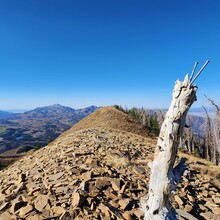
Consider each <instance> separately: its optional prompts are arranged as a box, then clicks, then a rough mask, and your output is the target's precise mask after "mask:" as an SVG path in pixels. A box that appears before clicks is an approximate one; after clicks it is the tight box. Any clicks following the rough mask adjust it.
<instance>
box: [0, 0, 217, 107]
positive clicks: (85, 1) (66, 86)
mask: <svg viewBox="0 0 220 220" xmlns="http://www.w3.org/2000/svg"><path fill="white" fill-rule="evenodd" d="M219 11H220V1H219V0H212V1H208V0H206V1H204V0H193V1H192V0H166V1H165V0H59V1H58V0H37V1H29V0H19V1H18V0H1V1H0V76H1V83H0V109H2V110H4V109H13V108H24V109H31V108H35V107H38V106H45V105H51V104H54V103H60V104H62V105H67V106H71V107H74V108H81V107H86V106H89V105H92V104H94V105H98V106H104V105H113V104H121V105H122V106H127V107H132V106H139V107H141V106H144V107H147V108H158V107H168V106H169V104H170V102H171V92H172V90H173V86H174V82H175V80H176V79H177V78H180V79H181V80H182V79H183V78H184V75H185V74H186V73H191V71H192V68H193V65H194V62H195V61H199V62H200V65H199V67H201V66H202V65H203V64H204V62H205V61H206V60H207V59H210V60H211V63H210V64H209V65H208V66H207V68H206V69H205V70H204V72H203V73H202V75H201V76H200V77H199V78H198V80H197V81H196V84H197V85H198V87H199V90H198V93H197V96H198V101H197V102H196V103H195V104H194V106H195V107H196V106H201V105H202V104H203V105H208V102H207V101H206V100H205V98H204V97H203V93H205V94H206V95H208V96H209V97H211V98H213V99H214V100H215V101H216V103H218V104H219V102H220V97H219V92H220V86H219V85H220V74H219V69H220V13H219ZM198 69H199V68H198Z"/></svg>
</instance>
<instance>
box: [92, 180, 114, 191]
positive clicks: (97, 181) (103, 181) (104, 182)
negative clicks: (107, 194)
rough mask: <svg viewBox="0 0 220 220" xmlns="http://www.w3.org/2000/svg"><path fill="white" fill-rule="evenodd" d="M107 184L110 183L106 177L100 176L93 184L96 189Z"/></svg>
mask: <svg viewBox="0 0 220 220" xmlns="http://www.w3.org/2000/svg"><path fill="white" fill-rule="evenodd" d="M109 185H111V183H110V181H109V180H106V179H102V178H100V179H96V181H95V186H96V188H98V189H103V188H107V187H108V186H109Z"/></svg>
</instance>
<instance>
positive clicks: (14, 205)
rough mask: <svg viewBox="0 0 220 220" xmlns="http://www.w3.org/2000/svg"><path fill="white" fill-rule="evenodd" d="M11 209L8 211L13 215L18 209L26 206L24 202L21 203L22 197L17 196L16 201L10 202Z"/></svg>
mask: <svg viewBox="0 0 220 220" xmlns="http://www.w3.org/2000/svg"><path fill="white" fill-rule="evenodd" d="M11 204H12V205H11V208H10V211H11V212H12V213H15V212H17V211H18V210H19V209H20V208H22V207H23V206H25V205H26V204H27V202H26V201H23V200H22V197H21V196H19V197H17V198H16V199H14V200H13V201H12V202H11Z"/></svg>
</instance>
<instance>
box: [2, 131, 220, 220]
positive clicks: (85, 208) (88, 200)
mask: <svg viewBox="0 0 220 220" xmlns="http://www.w3.org/2000/svg"><path fill="white" fill-rule="evenodd" d="M154 145H155V140H152V139H150V138H144V137H142V136H139V135H135V134H132V133H128V132H122V131H118V130H106V129H103V128H97V129H87V130H81V131H77V132H74V133H69V134H68V135H65V137H61V138H58V139H57V140H56V141H55V142H53V143H51V144H50V145H49V146H47V147H45V148H43V149H40V150H38V151H36V152H35V153H34V154H32V155H29V156H27V157H25V158H22V159H21V160H19V161H17V162H16V163H15V164H13V165H12V166H10V167H8V168H7V169H5V170H3V171H1V172H0V219H1V220H3V219H4V220H9V219H10V220H12V219H27V220H35V219H45V220H46V219H63V220H64V219H65V220H66V219H103V220H104V219H127V220H128V219H142V213H141V211H140V203H139V201H140V198H142V197H144V196H145V195H146V194H147V191H148V181H149V172H150V170H149V168H148V166H147V163H148V162H149V161H150V160H152V159H153V151H154ZM190 166H191V165H190ZM172 200H173V202H172V204H173V206H174V207H175V208H176V209H177V212H178V214H179V216H180V219H220V218H219V216H220V208H219V206H220V189H219V185H218V183H217V182H215V179H212V178H211V177H210V176H208V175H204V174H202V175H201V174H200V172H197V171H196V170H194V169H189V172H188V173H187V174H186V176H185V177H183V178H182V180H181V182H180V183H179V185H178V189H177V192H176V194H175V195H174V196H173V199H172Z"/></svg>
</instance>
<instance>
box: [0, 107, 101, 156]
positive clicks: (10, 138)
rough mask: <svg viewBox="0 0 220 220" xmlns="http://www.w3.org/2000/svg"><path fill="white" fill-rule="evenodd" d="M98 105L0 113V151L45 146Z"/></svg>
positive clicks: (41, 108) (40, 108)
mask: <svg viewBox="0 0 220 220" xmlns="http://www.w3.org/2000/svg"><path fill="white" fill-rule="evenodd" d="M96 109H98V107H96V106H90V107H87V108H84V109H78V110H75V109H73V108H70V107H66V106H62V105H59V104H55V105H51V106H45V107H39V108H36V109H34V110H31V111H27V112H24V113H14V114H12V113H11V114H4V115H3V114H2V115H0V153H2V152H5V151H7V150H11V149H15V148H20V151H21V150H22V151H23V150H28V149H31V148H36V147H40V146H45V145H47V144H48V142H50V141H52V140H54V139H55V138H56V137H58V136H59V135H60V134H61V133H62V132H64V131H66V130H67V129H69V128H70V127H72V126H73V125H74V124H75V123H77V122H78V121H80V120H81V119H82V118H84V117H85V116H87V115H88V114H90V113H92V112H94V111H95V110H96Z"/></svg>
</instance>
